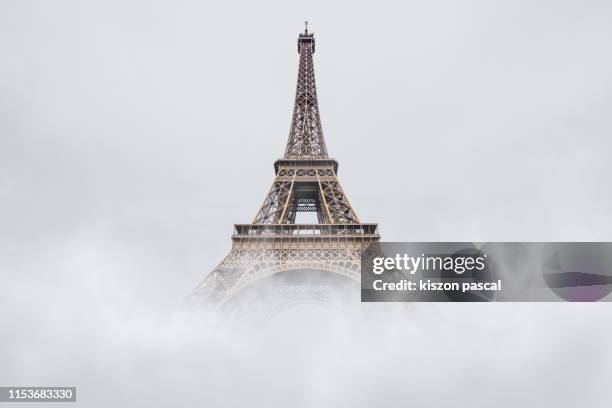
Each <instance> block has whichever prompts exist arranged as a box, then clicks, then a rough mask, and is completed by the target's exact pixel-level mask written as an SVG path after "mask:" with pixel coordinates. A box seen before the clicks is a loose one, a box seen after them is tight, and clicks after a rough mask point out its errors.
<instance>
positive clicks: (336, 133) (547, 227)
mask: <svg viewBox="0 0 612 408" xmlns="http://www.w3.org/2000/svg"><path fill="white" fill-rule="evenodd" d="M0 7H1V11H2V12H0V56H1V58H2V63H1V64H0V203H1V206H0V208H1V209H2V211H0V276H1V277H2V284H1V285H0V321H1V322H2V324H0V344H1V345H2V348H1V349H0V385H6V386H8V385H20V386H27V385H75V386H77V395H78V402H77V404H76V405H77V406H79V405H80V406H87V407H90V406H91V407H107V406H112V405H117V406H143V407H144V406H147V407H150V406H194V405H206V406H245V405H251V406H334V407H337V406H348V405H352V406H372V405H401V406H405V405H408V404H411V405H414V406H424V405H434V406H436V405H437V406H447V405H449V404H454V405H458V406H465V405H468V404H470V405H474V406H490V405H494V406H500V407H505V406H508V407H514V406H518V405H527V406H533V405H537V406H544V407H573V406H576V407H578V406H580V407H584V406H588V407H599V406H601V407H603V406H608V405H609V403H610V397H609V395H607V394H606V393H605V386H606V384H608V383H609V382H610V380H611V379H612V375H611V374H610V373H611V369H612V355H611V352H610V348H609V344H610V342H611V340H612V325H611V324H610V313H611V309H610V306H609V304H606V303H597V304H562V303H555V304H484V305H483V304H466V305H464V304H438V305H433V304H419V305H370V304H358V303H356V304H354V305H353V306H352V308H351V310H349V311H346V310H345V311H344V312H343V313H341V314H335V313H331V312H329V311H326V310H325V309H320V308H317V307H307V306H299V307H297V308H295V309H291V310H289V311H286V312H285V313H283V314H281V315H278V316H277V317H276V318H275V319H273V320H272V321H271V322H269V324H267V325H266V326H265V327H260V328H258V329H257V328H256V329H253V328H251V329H245V328H240V327H236V326H232V325H228V324H227V322H224V321H219V320H220V319H219V318H218V317H215V316H200V318H198V319H193V318H191V317H189V316H188V315H185V313H184V312H183V310H182V308H181V304H182V301H183V299H184V298H185V297H186V296H187V295H188V294H189V293H190V291H191V290H192V289H193V288H194V287H195V286H196V285H197V284H198V283H199V282H200V281H201V280H202V279H203V278H204V276H205V275H206V274H207V273H208V272H209V271H211V270H212V269H213V268H214V266H215V265H216V264H217V263H218V262H219V261H220V260H221V259H222V257H223V256H224V255H225V254H226V253H227V252H228V251H229V248H230V239H229V236H230V234H231V230H232V224H233V223H244V222H249V221H250V220H251V219H252V217H253V216H254V214H255V212H256V210H257V208H258V207H259V205H260V204H261V201H262V200H263V198H264V195H265V193H266V191H267V189H268V188H269V185H270V183H271V181H272V177H273V171H272V163H273V161H274V160H275V159H277V158H278V157H279V156H281V154H282V152H283V151H284V145H285V143H286V137H287V133H288V130H289V122H290V116H291V110H292V103H293V92H294V87H295V77H296V73H297V62H298V55H297V53H296V37H297V34H298V32H299V31H300V30H302V28H303V21H304V20H309V21H310V24H309V29H310V30H312V31H314V32H315V38H316V41H317V46H316V47H317V48H316V53H315V55H314V59H315V70H316V75H317V87H318V94H319V104H320V108H321V119H322V123H323V130H324V134H325V138H326V142H327V147H328V151H329V152H330V155H331V156H333V157H334V158H336V159H337V160H338V161H339V162H340V170H339V178H340V181H341V183H342V185H343V188H344V189H345V191H346V192H347V194H348V196H349V198H350V200H351V203H352V204H353V206H354V207H355V209H356V211H357V213H358V215H359V217H360V219H361V220H362V221H363V222H378V223H379V225H380V231H381V235H382V238H383V240H385V241H436V240H442V241H496V240H500V241H557V240H558V241H564V240H566V241H610V240H612V234H611V231H612V216H611V215H610V208H611V207H612V194H611V193H610V189H609V188H607V177H608V175H609V174H610V173H611V171H612V164H611V162H610V160H609V152H610V149H611V147H612V142H611V141H610V135H612V116H611V115H610V109H611V108H612V77H611V76H610V72H611V71H612V54H610V52H609V48H610V46H609V45H610V42H611V40H612V28H611V27H610V24H609V21H610V18H611V17H612V5H611V4H610V3H609V2H604V1H585V2H580V3H578V2H570V1H556V2H553V1H535V2H524V1H518V2H501V1H465V2H451V1H433V2H401V3H400V2H388V1H382V2H376V3H367V2H363V3H359V2H334V3H330V2H322V1H313V2H310V3H291V2H265V1H264V2H226V3H221V2H206V1H198V2H196V1H175V2H161V1H154V2H143V1H122V2H116V1H106V2H87V3H84V2H77V1H55V2H45V1H39V2H35V1H4V2H2V5H1V6H0ZM221 320H222V319H221ZM74 405H75V404H71V405H69V406H74ZM7 406H9V405H8V404H7ZM19 406H20V407H25V406H27V404H23V403H22V404H20V405H19ZM54 406H58V407H59V406H61V404H56V405H54Z"/></svg>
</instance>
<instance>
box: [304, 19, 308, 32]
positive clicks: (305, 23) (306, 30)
mask: <svg viewBox="0 0 612 408" xmlns="http://www.w3.org/2000/svg"><path fill="white" fill-rule="evenodd" d="M304 34H306V35H308V21H304Z"/></svg>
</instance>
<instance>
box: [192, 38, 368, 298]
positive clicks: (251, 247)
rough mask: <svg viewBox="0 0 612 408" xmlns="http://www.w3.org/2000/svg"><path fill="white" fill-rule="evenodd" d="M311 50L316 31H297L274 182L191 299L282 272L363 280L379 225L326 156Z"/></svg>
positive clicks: (227, 294)
mask: <svg viewBox="0 0 612 408" xmlns="http://www.w3.org/2000/svg"><path fill="white" fill-rule="evenodd" d="M314 50H315V40H314V36H313V34H310V33H308V29H306V30H305V32H304V33H302V34H300V35H299V37H298V53H299V55H300V60H299V68H298V78H297V87H296V93H295V103H294V108H293V115H292V120H291V127H290V130H289V138H288V141H287V147H286V148H285V154H284V157H283V158H282V159H279V160H276V162H275V163H274V172H275V177H274V180H273V182H272V186H271V187H270V189H269V191H268V194H267V195H266V197H265V199H264V200H263V203H262V204H261V206H260V208H259V210H258V211H257V213H256V215H255V217H254V219H253V220H252V222H251V223H250V224H236V225H235V226H234V234H233V236H232V249H231V251H230V253H229V255H227V256H226V257H225V258H224V259H223V260H222V261H221V263H220V264H219V265H217V267H216V268H215V269H214V270H213V271H212V272H211V273H210V274H209V275H208V276H207V277H206V278H205V279H204V281H203V282H202V283H201V284H200V285H199V286H198V287H197V288H196V289H195V290H194V292H193V293H192V294H191V296H190V297H189V298H188V303H190V304H193V303H196V304H200V303H206V304H213V305H217V306H218V305H223V304H227V303H229V302H231V301H233V300H235V299H236V298H237V297H240V296H238V295H239V294H240V293H242V292H245V291H247V290H248V288H249V287H251V286H254V284H255V283H256V282H259V281H261V280H262V279H264V278H267V277H270V276H272V275H282V274H283V273H284V272H292V271H293V272H296V271H300V273H306V274H308V273H309V271H318V272H317V274H316V276H320V273H321V272H324V273H326V272H329V273H332V274H336V275H337V276H340V277H343V278H347V279H348V280H351V281H354V282H358V281H359V280H360V268H361V265H360V264H361V262H360V256H361V253H362V252H363V251H364V250H365V249H366V248H367V247H369V246H370V245H371V244H372V243H373V242H376V241H378V240H379V235H378V227H377V224H364V223H362V222H361V221H360V220H359V218H358V217H357V213H356V212H355V210H354V208H353V207H352V205H351V204H350V202H349V200H348V198H347V196H346V194H345V192H344V190H343V189H342V187H341V186H340V182H339V181H338V176H337V174H338V162H337V161H336V160H334V159H332V158H330V157H329V156H328V153H327V147H326V145H325V139H324V138H323V130H322V127H321V119H320V116H319V105H318V101H317V90H316V85H315V77H314V67H313V54H314ZM304 212H310V213H313V215H312V218H313V219H316V223H312V224H305V223H299V222H297V223H296V221H297V219H298V217H299V213H304ZM289 275H290V274H287V276H289ZM292 275H295V274H292ZM268 295H269V291H268Z"/></svg>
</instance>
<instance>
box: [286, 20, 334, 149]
mask: <svg viewBox="0 0 612 408" xmlns="http://www.w3.org/2000/svg"><path fill="white" fill-rule="evenodd" d="M314 52H315V40H314V35H313V34H311V33H308V23H306V29H305V30H304V33H303V34H300V35H299V37H298V53H299V54H300V67H299V69H298V78H297V87H296V90H295V104H294V107H293V118H292V120H291V129H290V130H289V140H288V141H287V148H286V149H285V157H284V158H285V159H327V158H328V156H327V147H326V146H325V139H324V138H323V129H322V128H321V118H320V116H319V103H318V102H317V87H316V84H315V74H314V66H313V63H312V54H314Z"/></svg>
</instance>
